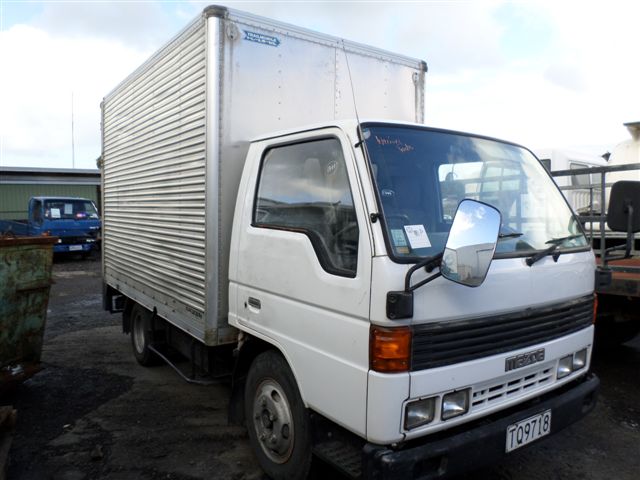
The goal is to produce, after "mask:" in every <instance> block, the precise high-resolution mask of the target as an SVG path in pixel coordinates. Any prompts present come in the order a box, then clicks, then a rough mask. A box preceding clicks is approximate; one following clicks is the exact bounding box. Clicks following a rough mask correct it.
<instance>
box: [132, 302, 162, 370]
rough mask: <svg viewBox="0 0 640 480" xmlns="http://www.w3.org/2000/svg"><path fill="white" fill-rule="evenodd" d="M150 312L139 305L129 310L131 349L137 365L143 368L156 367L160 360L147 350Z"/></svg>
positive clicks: (149, 337) (149, 339)
mask: <svg viewBox="0 0 640 480" xmlns="http://www.w3.org/2000/svg"><path fill="white" fill-rule="evenodd" d="M150 344H151V312H150V311H149V310H147V309H146V308H144V307H143V306H141V305H139V304H137V303H136V304H135V305H134V306H133V308H132V309H131V347H132V348H133V355H134V356H135V357H136V360H137V361H138V363H139V364H140V365H142V366H144V367H150V366H152V365H158V364H159V363H160V359H159V358H158V356H157V355H156V354H155V353H153V352H152V351H151V350H150V349H149V345H150Z"/></svg>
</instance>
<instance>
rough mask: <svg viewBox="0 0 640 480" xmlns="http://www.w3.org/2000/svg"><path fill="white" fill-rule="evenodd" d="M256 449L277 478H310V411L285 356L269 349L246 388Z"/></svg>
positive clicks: (249, 426)
mask: <svg viewBox="0 0 640 480" xmlns="http://www.w3.org/2000/svg"><path fill="white" fill-rule="evenodd" d="M244 400H245V412H246V419H247V430H248V432H249V440H250V441H251V446H252V447H253V451H254V453H255V455H256V457H257V458H258V462H259V463H260V466H261V467H262V469H263V470H264V471H265V473H266V474H267V475H268V476H269V477H271V478H273V479H274V480H280V479H282V480H284V479H287V480H295V479H304V478H307V475H308V473H309V468H310V466H311V436H310V428H309V414H308V412H307V410H306V408H305V407H304V404H303V403H302V398H301V397H300V392H299V391H298V387H297V385H296V382H295V379H294V377H293V373H292V372H291V369H290V368H289V365H287V362H286V361H285V359H284V358H283V357H282V356H281V355H280V354H279V353H277V352H275V351H273V350H270V351H267V352H264V353H261V354H260V355H258V356H257V357H256V358H255V359H254V361H253V364H252V365H251V369H250V370H249V374H248V376H247V383H246V388H245V399H244Z"/></svg>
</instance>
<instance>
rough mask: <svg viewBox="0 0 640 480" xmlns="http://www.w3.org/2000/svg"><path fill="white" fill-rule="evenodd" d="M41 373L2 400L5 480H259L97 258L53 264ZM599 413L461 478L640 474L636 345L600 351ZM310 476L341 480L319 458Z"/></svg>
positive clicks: (240, 434)
mask: <svg viewBox="0 0 640 480" xmlns="http://www.w3.org/2000/svg"><path fill="white" fill-rule="evenodd" d="M54 279H55V282H56V283H55V285H54V286H53V287H52V290H51V296H50V302H49V314H48V319H47V329H46V335H45V346H44V351H43V362H44V367H45V368H44V370H43V371H42V372H40V373H39V374H37V375H36V376H35V377H33V378H32V379H31V380H29V381H27V382H25V383H24V384H23V385H21V386H19V387H18V389H17V390H16V391H15V392H13V393H12V394H10V395H9V396H8V397H5V398H2V399H0V404H11V405H13V406H14V408H16V409H17V410H18V424H17V431H16V435H15V437H14V442H13V446H12V449H11V452H10V463H9V469H8V478H9V479H14V480H40V479H55V480H83V479H114V480H117V479H123V480H124V479H127V480H128V479H174V480H191V479H210V478H223V479H227V478H228V479H234V480H240V479H247V480H248V479H262V478H264V476H263V474H262V472H261V471H260V469H259V467H258V466H257V463H256V461H255V460H254V458H253V456H252V453H251V450H250V448H249V443H248V438H247V435H246V432H245V431H244V429H243V428H241V427H235V426H228V425H227V422H226V420H227V405H228V398H229V388H228V386H226V385H224V384H220V385H215V386H208V387H201V386H194V385H189V384H187V383H185V382H184V381H183V380H181V379H180V378H179V377H178V376H177V375H176V374H175V373H174V372H173V370H171V368H170V367H168V366H159V367H156V368H143V367H141V366H139V365H138V364H137V363H136V362H135V360H134V358H133V354H132V353H131V344H130V338H129V336H127V335H123V334H122V332H121V325H120V315H110V314H108V313H106V312H103V311H102V310H101V279H100V262H99V261H98V259H90V260H81V259H76V258H56V263H55V265H54ZM593 370H594V371H595V372H596V373H597V374H598V375H599V376H600V379H601V381H602V389H601V392H600V399H599V403H598V406H597V407H596V409H595V411H594V412H593V413H592V414H591V415H590V416H589V417H588V418H586V419H585V420H584V421H582V422H580V423H579V424H576V425H573V426H572V427H570V428H568V429H566V430H564V431H563V432H561V433H560V434H558V435H556V436H554V437H552V438H548V439H545V440H544V441H540V442H538V443H536V444H534V445H532V446H531V447H529V448H526V449H523V450H518V451H517V452H514V453H512V454H511V455H510V456H509V457H506V458H505V459H504V461H503V462H502V463H501V464H499V465H497V466H495V467H493V468H491V469H485V470H482V471H478V472H474V473H473V474H470V475H467V476H465V477H464V478H465V479H466V480H480V479H496V480H497V479H500V480H510V479H513V480H534V479H535V480H538V479H540V478H545V479H610V478H615V479H618V480H632V479H633V480H637V479H638V478H640V473H639V472H640V338H636V339H635V340H634V341H632V342H630V343H628V344H626V345H624V346H622V347H620V348H618V349H616V350H615V351H613V352H596V355H595V357H594V362H593ZM312 471H313V476H314V477H315V478H340V477H339V475H338V473H336V472H334V471H333V470H331V468H330V467H328V466H327V465H324V464H322V463H320V462H316V463H315V464H314V467H313V469H312Z"/></svg>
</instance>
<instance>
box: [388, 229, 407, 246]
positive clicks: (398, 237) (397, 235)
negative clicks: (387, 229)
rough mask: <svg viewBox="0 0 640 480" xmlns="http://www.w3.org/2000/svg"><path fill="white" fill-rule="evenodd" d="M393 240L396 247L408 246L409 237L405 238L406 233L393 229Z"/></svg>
mask: <svg viewBox="0 0 640 480" xmlns="http://www.w3.org/2000/svg"><path fill="white" fill-rule="evenodd" d="M391 238H392V239H393V244H394V245H395V246H396V247H406V246H407V237H405V236H404V232H403V231H402V230H400V229H396V228H393V229H391Z"/></svg>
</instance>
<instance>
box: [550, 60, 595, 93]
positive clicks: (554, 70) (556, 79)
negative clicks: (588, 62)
mask: <svg viewBox="0 0 640 480" xmlns="http://www.w3.org/2000/svg"><path fill="white" fill-rule="evenodd" d="M544 78H545V79H547V80H548V81H549V82H551V83H553V84H554V85H558V86H560V87H563V88H566V89H568V90H573V91H577V92H581V91H585V90H586V83H587V82H586V79H585V78H584V76H583V73H582V70H581V68H580V66H578V65H575V64H573V65H572V64H553V65H550V66H549V67H547V69H546V70H545V72H544Z"/></svg>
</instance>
